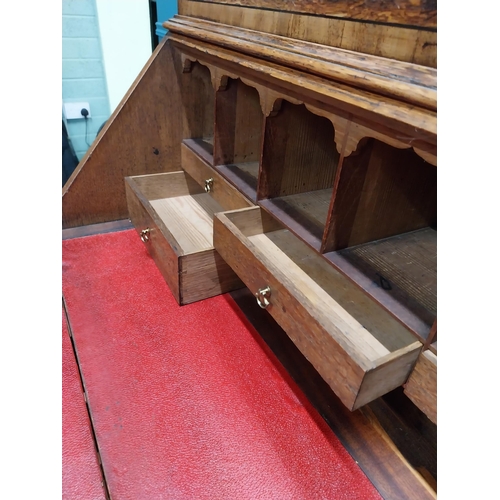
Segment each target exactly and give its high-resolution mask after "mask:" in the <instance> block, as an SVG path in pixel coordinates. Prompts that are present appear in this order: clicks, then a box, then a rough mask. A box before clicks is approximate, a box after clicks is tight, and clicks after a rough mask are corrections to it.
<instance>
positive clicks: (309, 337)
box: [214, 209, 421, 410]
mask: <svg viewBox="0 0 500 500" xmlns="http://www.w3.org/2000/svg"><path fill="white" fill-rule="evenodd" d="M253 210H259V209H253ZM242 212H243V211H242ZM226 215H227V214H217V215H216V217H215V218H214V246H215V248H216V250H217V251H218V252H219V253H220V255H221V256H222V257H223V258H224V259H225V260H226V262H227V263H228V264H229V265H230V266H231V268H232V269H233V270H234V271H235V272H236V274H237V275H238V276H239V277H240V278H241V279H242V281H243V282H244V283H245V285H246V286H247V287H248V288H249V289H250V291H251V292H252V293H254V294H257V293H258V291H259V290H262V289H265V288H266V287H269V288H270V290H271V292H270V296H267V295H265V296H261V298H260V301H261V304H262V305H264V306H265V305H266V304H265V302H266V300H268V302H269V305H268V306H267V308H266V309H267V311H268V312H269V313H270V314H271V315H272V316H273V318H274V319H275V320H276V321H277V322H278V324H279V325H280V326H281V327H282V328H283V329H284V330H285V331H286V333H287V334H288V336H289V337H290V338H291V339H292V341H293V342H294V343H295V345H296V346H297V347H298V348H299V350H300V351H301V352H302V354H303V355H304V356H305V357H306V358H307V359H308V360H309V361H310V362H311V364H312V365H313V366H314V367H315V369H316V370H317V371H318V373H319V374H320V375H321V376H322V377H323V379H324V380H325V381H326V382H327V383H328V384H329V385H330V387H331V388H332V389H333V391H334V392H335V393H336V394H337V396H338V397H339V398H340V399H341V400H342V402H343V403H344V404H345V405H346V406H347V407H348V408H349V409H350V410H354V409H356V408H359V407H360V406H362V405H363V404H366V403H368V402H369V401H371V400H373V399H375V398H377V397H379V396H381V395H383V394H385V393H387V392H389V391H390V390H392V389H394V388H396V387H398V386H400V385H402V384H403V383H404V382H405V381H406V379H407V377H408V374H409V372H410V370H411V367H412V366H413V364H414V362H415V360H416V357H417V356H418V353H419V350H420V348H421V344H420V343H419V342H413V343H412V344H411V345H410V346H408V347H407V348H404V349H400V350H398V352H396V353H390V354H388V355H385V356H384V355H382V356H381V358H382V360H381V363H378V364H374V363H373V362H371V361H370V360H369V359H367V358H366V357H364V356H363V353H362V352H354V350H353V349H352V348H350V347H349V346H346V344H345V343H344V344H343V343H342V342H339V341H338V340H337V339H338V338H340V337H342V336H343V335H344V334H345V331H346V330H349V325H348V323H346V322H344V320H343V319H339V321H338V323H337V324H332V322H331V321H324V318H325V317H327V316H328V315H329V314H330V312H331V313H332V314H333V311H321V306H316V304H315V302H316V301H315V297H314V296H309V297H306V296H305V295H304V294H303V293H302V292H301V290H300V289H298V288H297V284H296V283H294V282H292V281H291V280H288V279H287V278H286V275H285V274H283V273H281V272H276V270H274V269H268V268H267V267H266V265H265V264H264V263H263V260H262V259H260V258H259V256H258V254H259V252H258V249H256V248H255V247H254V245H253V244H252V243H249V242H248V241H245V238H244V237H242V235H241V233H239V234H238V231H237V229H236V228H235V227H234V226H233V225H232V224H231V222H230V221H229V219H228V218H227V217H226ZM261 307H262V306H261ZM339 307H340V306H339ZM337 313H338V314H337ZM335 314H336V317H338V318H341V317H342V316H344V317H345V316H346V314H347V313H346V312H345V310H342V311H337V312H336V313H335ZM325 323H328V327H325Z"/></svg>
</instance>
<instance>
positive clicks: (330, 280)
mask: <svg viewBox="0 0 500 500" xmlns="http://www.w3.org/2000/svg"><path fill="white" fill-rule="evenodd" d="M224 215H225V217H227V218H228V219H229V220H230V221H231V222H232V223H233V224H234V225H235V226H236V227H237V229H238V230H239V231H241V233H242V234H243V235H244V236H245V237H246V238H247V240H248V241H249V242H250V244H251V245H252V249H253V251H254V252H256V254H257V258H258V259H259V260H260V261H261V262H263V264H264V265H265V267H266V268H267V269H273V270H277V272H279V273H280V274H282V275H283V277H285V279H286V282H287V283H292V284H293V286H294V287H295V289H296V290H297V293H299V294H300V295H301V296H306V297H310V298H311V297H312V298H313V299H314V302H315V307H314V310H316V309H317V310H322V311H326V312H327V311H328V310H332V309H334V307H333V306H332V305H333V304H334V302H336V303H338V304H339V305H340V306H341V307H342V308H343V309H344V310H345V311H347V313H349V314H350V315H351V316H352V317H353V318H354V319H355V320H356V321H357V322H359V323H360V324H361V325H362V326H363V327H364V328H365V329H366V330H367V332H369V334H371V336H372V337H374V338H375V339H376V340H377V341H378V342H380V344H382V345H383V346H384V347H385V348H386V349H387V350H389V351H391V352H394V351H396V350H398V349H401V348H403V347H406V346H409V345H411V344H413V343H414V342H415V337H414V336H413V335H412V333H411V332H410V331H409V330H408V329H407V328H406V327H405V326H404V325H402V324H401V323H400V322H399V321H397V320H396V319H395V318H394V317H393V316H392V315H391V314H389V313H388V312H387V311H386V310H385V309H384V308H382V307H380V305H378V304H377V303H376V301H374V300H373V299H372V298H371V297H370V296H369V295H367V294H366V293H364V292H363V291H362V290H360V288H359V287H358V286H356V285H355V284H354V283H353V282H352V281H351V280H350V279H348V278H347V277H346V276H344V275H343V274H342V273H340V272H339V271H338V270H337V269H335V267H334V266H332V265H331V264H330V263H329V262H327V260H326V259H324V258H323V257H322V256H321V255H320V254H318V253H317V252H315V251H314V250H312V249H311V248H310V247H309V246H308V245H306V244H305V243H304V242H302V241H301V240H300V239H299V238H297V237H296V236H295V235H294V234H292V233H291V232H290V231H289V230H288V229H286V228H285V227H284V226H283V225H282V224H280V223H279V222H277V221H276V219H275V218H274V217H272V216H270V215H269V214H268V213H266V212H265V211H264V210H262V209H258V208H255V209H246V210H241V211H236V212H225V213H224ZM349 341H352V342H354V343H361V344H360V346H362V345H363V343H364V342H366V338H364V339H363V338H355V339H354V338H353V339H349ZM360 348H361V347H360Z"/></svg>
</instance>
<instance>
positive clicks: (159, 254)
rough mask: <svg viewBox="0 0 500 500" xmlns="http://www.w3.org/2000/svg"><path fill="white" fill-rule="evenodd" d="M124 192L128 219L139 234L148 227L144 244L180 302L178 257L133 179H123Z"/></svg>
mask: <svg viewBox="0 0 500 500" xmlns="http://www.w3.org/2000/svg"><path fill="white" fill-rule="evenodd" d="M125 192H126V196H127V206H128V211H129V217H130V220H131V221H132V224H133V225H134V227H135V228H136V230H137V233H138V234H139V235H141V232H142V231H143V230H148V229H149V232H148V233H147V238H144V239H143V242H144V245H145V246H146V248H147V250H148V252H149V254H150V255H151V257H152V258H153V260H154V261H155V264H156V266H157V267H158V269H159V270H160V272H161V274H162V276H163V278H164V279H165V281H166V282H167V284H168V286H169V288H170V290H171V291H172V293H173V295H174V297H175V299H176V300H177V302H178V303H180V295H179V257H178V256H177V255H176V253H175V252H174V250H173V249H172V247H171V245H170V244H169V243H168V242H167V240H166V239H165V236H164V235H163V234H162V232H161V230H160V229H159V227H158V224H157V223H156V222H155V221H154V219H153V215H152V214H150V213H149V212H148V211H147V209H146V208H145V206H147V205H148V202H147V200H145V199H144V198H143V196H142V194H141V193H140V191H138V189H137V187H136V185H135V183H134V181H133V179H130V178H127V179H125Z"/></svg>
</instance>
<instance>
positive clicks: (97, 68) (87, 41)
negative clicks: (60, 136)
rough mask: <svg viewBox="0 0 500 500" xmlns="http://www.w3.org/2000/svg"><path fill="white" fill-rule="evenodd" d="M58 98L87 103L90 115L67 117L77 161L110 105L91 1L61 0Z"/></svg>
mask: <svg viewBox="0 0 500 500" xmlns="http://www.w3.org/2000/svg"><path fill="white" fill-rule="evenodd" d="M62 98H63V101H64V102H80V101H83V102H88V103H89V106H90V113H91V115H92V117H91V118H88V119H87V133H86V131H85V120H84V119H77V120H68V121H67V128H68V134H69V137H70V140H71V143H72V144H73V148H74V149H75V152H76V155H77V157H78V159H79V160H81V159H82V157H83V155H84V154H85V153H86V151H87V149H88V147H89V146H88V145H87V142H88V143H89V144H92V142H93V141H94V139H95V137H96V135H97V132H98V130H99V128H100V127H101V125H102V124H103V123H104V122H105V121H106V120H107V119H108V118H109V116H110V108H109V99H108V90H107V86H106V76H105V73H104V65H103V59H102V49H101V42H100V34H99V22H98V19H97V9H96V5H95V0H63V2H62Z"/></svg>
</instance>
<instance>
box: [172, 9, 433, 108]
mask: <svg viewBox="0 0 500 500" xmlns="http://www.w3.org/2000/svg"><path fill="white" fill-rule="evenodd" d="M164 26H165V27H167V28H168V29H169V30H170V31H171V32H173V33H178V34H180V35H185V36H188V37H191V38H195V39H197V40H200V41H202V42H207V43H210V44H213V45H217V46H220V47H225V48H228V49H231V50H235V51H238V52H241V53H244V54H247V55H250V56H255V57H258V58H260V59H265V60H268V61H271V62H274V63H277V64H282V65H286V66H289V67H291V68H295V69H298V70H301V71H305V72H308V73H311V74H315V75H318V76H321V77H325V78H328V79H331V80H334V81H338V82H341V83H346V84H348V85H351V86H354V87H359V88H361V89H364V90H369V91H372V92H375V93H379V94H382V95H385V96H388V97H393V98H396V99H398V100H401V101H405V102H408V103H411V104H415V105H417V106H421V107H425V108H427V109H430V110H433V111H435V110H436V109H437V70H435V69H433V68H428V67H426V66H420V65H416V64H412V63H405V62H400V61H395V60H392V59H387V58H383V57H379V56H371V55H368V54H359V53H357V52H355V51H350V50H346V49H339V48H335V47H328V46H326V45H320V44H315V43H312V42H304V41H299V40H294V39H291V38H287V37H283V36H279V35H273V34H268V33H263V32H259V31H254V30H249V29H245V28H238V27H233V26H229V25H223V24H220V23H215V22H212V21H206V20H201V19H196V18H192V17H187V16H175V17H174V18H172V19H170V20H169V21H166V22H165V23H164Z"/></svg>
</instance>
